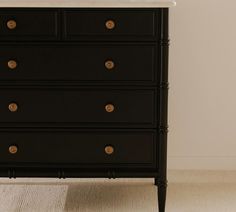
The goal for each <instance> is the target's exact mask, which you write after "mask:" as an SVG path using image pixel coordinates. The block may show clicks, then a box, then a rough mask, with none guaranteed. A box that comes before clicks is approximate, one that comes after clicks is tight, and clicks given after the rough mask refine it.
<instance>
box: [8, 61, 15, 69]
mask: <svg viewBox="0 0 236 212" xmlns="http://www.w3.org/2000/svg"><path fill="white" fill-rule="evenodd" d="M7 66H8V68H10V69H15V68H16V67H17V62H16V61H15V60H9V61H8V63H7Z"/></svg>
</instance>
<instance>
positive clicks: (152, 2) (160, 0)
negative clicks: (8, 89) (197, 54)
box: [0, 0, 176, 9]
mask: <svg viewBox="0 0 236 212" xmlns="http://www.w3.org/2000/svg"><path fill="white" fill-rule="evenodd" d="M173 6H176V1H174V0H143V1H141V0H121V1H118V0H116V1H115V0H104V1H102V0H100V1H98V0H87V1H86V0H83V1H81V0H67V1H66V0H53V1H52V0H47V1H46V0H41V1H40V0H37V1H33V0H24V1H21V0H0V9H1V8H46V7H47V8H169V7H173Z"/></svg>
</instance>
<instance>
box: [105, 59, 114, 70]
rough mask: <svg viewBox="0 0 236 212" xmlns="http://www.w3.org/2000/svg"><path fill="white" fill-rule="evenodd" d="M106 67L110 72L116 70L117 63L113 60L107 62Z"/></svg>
mask: <svg viewBox="0 0 236 212" xmlns="http://www.w3.org/2000/svg"><path fill="white" fill-rule="evenodd" d="M105 67H106V68H107V69H108V70H112V69H113V68H115V63H114V62H113V61H112V60H107V61H106V62H105Z"/></svg>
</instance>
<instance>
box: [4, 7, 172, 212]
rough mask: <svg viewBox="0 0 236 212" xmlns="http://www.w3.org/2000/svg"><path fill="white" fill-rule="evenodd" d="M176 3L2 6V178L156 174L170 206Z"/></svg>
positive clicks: (162, 198)
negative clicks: (171, 27) (171, 35)
mask: <svg viewBox="0 0 236 212" xmlns="http://www.w3.org/2000/svg"><path fill="white" fill-rule="evenodd" d="M168 10H169V9H168V8H156V9H151V8H147V9H137V8H136V9H135V8H133V9H132V8H130V9H121V8H120V9H115V8H113V9H112V8H110V9H102V8H100V9H89V8H87V9H85V8H84V9H75V8H65V9H63V8H40V9H39V8H38V9H37V8H5V9H0V46H1V48H0V55H1V57H0V87H1V89H0V102H1V104H0V117H1V118H0V140H1V145H0V177H9V178H16V177H54V178H72V177H76V178H77V177H88V178H90V177H91V178H97V177H99V178H103V177H104V178H120V177H125V178H126V177H127V178H129V177H132V178H155V184H156V185H157V186H158V197H159V211H160V212H164V210H165V198H166V186H167V180H166V158H167V154H166V153H167V130H168V126H167V98H168V45H169V40H168Z"/></svg>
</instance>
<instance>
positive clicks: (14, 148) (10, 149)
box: [8, 145, 18, 154]
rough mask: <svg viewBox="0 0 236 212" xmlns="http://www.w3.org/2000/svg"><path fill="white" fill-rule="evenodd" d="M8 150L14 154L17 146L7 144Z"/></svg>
mask: <svg viewBox="0 0 236 212" xmlns="http://www.w3.org/2000/svg"><path fill="white" fill-rule="evenodd" d="M8 150H9V152H10V153H11V154H16V153H17V151H18V148H17V146H15V145H12V146H9V148H8Z"/></svg>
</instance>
